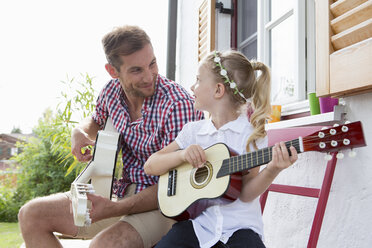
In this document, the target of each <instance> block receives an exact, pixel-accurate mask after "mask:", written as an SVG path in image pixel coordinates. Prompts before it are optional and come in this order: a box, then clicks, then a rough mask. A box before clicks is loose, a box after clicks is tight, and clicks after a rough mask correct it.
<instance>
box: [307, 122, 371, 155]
mask: <svg viewBox="0 0 372 248" xmlns="http://www.w3.org/2000/svg"><path fill="white" fill-rule="evenodd" d="M361 146H366V142H365V140H364V135H363V129H362V123H361V122H360V121H357V122H352V123H349V124H342V125H339V126H336V127H330V128H327V129H323V130H319V131H317V132H314V133H313V134H311V135H308V136H306V137H303V147H304V151H318V152H336V151H339V150H343V149H352V148H356V147H361Z"/></svg>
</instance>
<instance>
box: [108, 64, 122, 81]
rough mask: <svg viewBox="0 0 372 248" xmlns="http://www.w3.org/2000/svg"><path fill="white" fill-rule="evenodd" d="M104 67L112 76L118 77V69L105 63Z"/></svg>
mask: <svg viewBox="0 0 372 248" xmlns="http://www.w3.org/2000/svg"><path fill="white" fill-rule="evenodd" d="M105 68H106V71H107V72H108V73H109V74H110V76H111V77H112V78H118V77H119V73H118V71H117V70H116V68H115V67H114V66H112V65H111V64H106V65H105Z"/></svg>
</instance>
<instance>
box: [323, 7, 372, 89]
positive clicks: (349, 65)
mask: <svg viewBox="0 0 372 248" xmlns="http://www.w3.org/2000/svg"><path fill="white" fill-rule="evenodd" d="M316 61H317V62H316V91H317V95H318V96H325V95H332V96H342V95H354V94H359V93H364V92H367V91H372V73H370V71H371V61H372V0H335V1H332V0H329V1H324V0H317V1H316Z"/></svg>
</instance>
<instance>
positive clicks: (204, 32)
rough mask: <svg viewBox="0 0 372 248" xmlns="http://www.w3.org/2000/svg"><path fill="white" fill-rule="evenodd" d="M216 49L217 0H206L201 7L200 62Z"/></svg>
mask: <svg viewBox="0 0 372 248" xmlns="http://www.w3.org/2000/svg"><path fill="white" fill-rule="evenodd" d="M214 49H215V0H204V1H202V3H201V5H200V7H199V34H198V62H199V61H201V60H202V59H203V58H204V57H205V56H206V55H207V54H208V53H209V52H211V51H213V50H214Z"/></svg>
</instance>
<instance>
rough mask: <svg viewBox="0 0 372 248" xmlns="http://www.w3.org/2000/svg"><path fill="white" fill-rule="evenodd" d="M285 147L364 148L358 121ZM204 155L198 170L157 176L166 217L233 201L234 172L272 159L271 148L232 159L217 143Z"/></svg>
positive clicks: (236, 190) (236, 179)
mask: <svg viewBox="0 0 372 248" xmlns="http://www.w3.org/2000/svg"><path fill="white" fill-rule="evenodd" d="M285 144H286V147H287V149H288V151H289V147H290V146H293V147H295V149H296V151H297V153H303V152H308V151H318V152H326V153H329V152H336V151H339V150H342V149H352V148H356V147H361V146H366V142H365V140H364V135H363V130H362V124H361V122H353V123H349V124H344V125H340V126H338V127H332V128H328V129H324V130H320V131H317V132H314V133H313V134H311V135H308V136H306V137H298V138H297V139H294V140H291V141H288V142H285ZM205 154H206V158H207V162H206V163H205V164H204V166H203V167H201V168H194V167H193V166H192V165H190V164H188V163H183V164H181V165H179V166H178V167H177V168H175V169H172V170H170V171H169V172H168V173H165V174H163V175H161V176H160V178H159V183H158V201H159V207H160V210H161V212H162V213H163V214H164V215H165V216H167V217H172V218H175V219H178V220H181V219H185V218H187V216H190V212H188V208H189V207H190V206H191V205H192V204H193V203H195V202H197V201H199V200H201V199H212V198H217V197H220V196H223V197H226V198H229V199H236V198H237V197H238V196H239V193H240V186H241V181H240V176H237V173H238V172H241V171H243V170H249V169H251V168H254V167H257V166H260V165H264V164H267V163H269V162H270V161H271V159H272V147H267V148H264V149H260V150H257V151H254V152H250V153H247V154H244V155H239V156H233V157H231V154H230V151H229V148H228V147H227V146H226V145H225V144H222V143H218V144H215V145H213V146H211V147H209V148H207V149H205ZM240 174H241V173H240ZM229 186H230V187H229ZM181 216H183V217H181Z"/></svg>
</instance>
